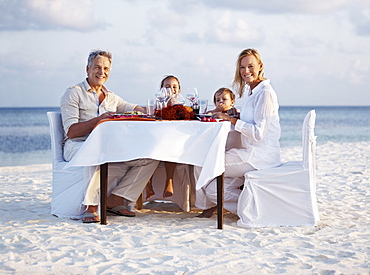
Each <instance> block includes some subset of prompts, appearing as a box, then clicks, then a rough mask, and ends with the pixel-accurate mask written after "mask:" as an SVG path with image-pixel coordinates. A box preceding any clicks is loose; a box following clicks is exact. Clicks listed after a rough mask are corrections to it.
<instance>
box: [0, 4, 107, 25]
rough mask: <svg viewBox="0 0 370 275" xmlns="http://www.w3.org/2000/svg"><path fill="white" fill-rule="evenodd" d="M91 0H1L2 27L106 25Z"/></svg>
mask: <svg viewBox="0 0 370 275" xmlns="http://www.w3.org/2000/svg"><path fill="white" fill-rule="evenodd" d="M93 8H94V7H93V1H92V0H79V1H74V0H58V1H50V0H28V1H23V0H2V1H1V0H0V30H3V31H24V30H74V31H80V32H85V31H92V30H96V29H100V28H104V27H106V26H107V24H106V23H102V22H98V21H97V20H96V19H94V12H93Z"/></svg>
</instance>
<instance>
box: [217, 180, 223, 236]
mask: <svg viewBox="0 0 370 275" xmlns="http://www.w3.org/2000/svg"><path fill="white" fill-rule="evenodd" d="M223 228H224V173H222V174H221V175H220V176H218V177H217V229H223Z"/></svg>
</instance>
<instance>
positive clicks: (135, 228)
mask: <svg viewBox="0 0 370 275" xmlns="http://www.w3.org/2000/svg"><path fill="white" fill-rule="evenodd" d="M282 159H283V161H288V160H300V159H301V147H294V148H283V149H282ZM369 163H370V142H360V143H344V144H337V143H326V144H323V145H319V146H318V147H317V197H318V206H319V213H320V219H321V221H320V222H319V223H318V226H316V227H313V226H301V227H276V228H253V229H245V228H239V227H237V226H236V221H237V219H238V218H237V216H235V215H233V214H230V213H227V214H226V215H225V227H224V230H218V229H216V216H214V217H212V218H211V219H199V218H195V217H194V216H195V215H196V214H197V213H198V212H197V211H192V212H190V213H183V212H181V211H180V210H179V208H178V207H176V205H173V204H168V203H163V202H159V203H151V204H148V205H146V207H147V209H143V210H140V211H138V212H137V217H136V218H127V217H118V216H108V225H100V224H82V223H81V221H76V220H69V219H58V218H56V217H54V216H52V215H50V200H51V164H42V165H29V166H14V167H1V168H0V186H1V189H2V192H1V194H0V225H1V227H0V236H1V237H0V238H1V241H0V274H60V273H61V274H257V273H258V274H370V178H369V177H370V169H369Z"/></svg>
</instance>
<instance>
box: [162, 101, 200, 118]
mask: <svg viewBox="0 0 370 275" xmlns="http://www.w3.org/2000/svg"><path fill="white" fill-rule="evenodd" d="M160 116H161V111H160V110H156V111H155V117H156V118H160ZM162 119H167V120H184V119H195V114H194V112H193V109H192V108H191V107H189V106H183V105H173V106H168V107H166V108H163V109H162Z"/></svg>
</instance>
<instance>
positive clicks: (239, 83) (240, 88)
mask: <svg viewBox="0 0 370 275" xmlns="http://www.w3.org/2000/svg"><path fill="white" fill-rule="evenodd" d="M248 55H253V56H254V57H255V58H256V59H257V62H258V64H263V62H262V58H261V55H260V53H259V52H258V51H257V50H256V49H245V50H243V51H242V52H241V53H240V54H239V56H238V59H237V61H236V70H235V76H234V80H233V83H232V87H233V88H234V90H235V91H237V92H238V96H239V98H240V97H242V96H243V93H244V87H245V85H246V82H245V81H244V79H243V78H242V77H241V75H240V63H241V61H242V59H243V58H244V57H246V56H248ZM257 79H258V80H260V81H262V80H265V79H266V78H265V73H264V71H263V66H262V69H261V71H260V72H259V73H258V76H257Z"/></svg>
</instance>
